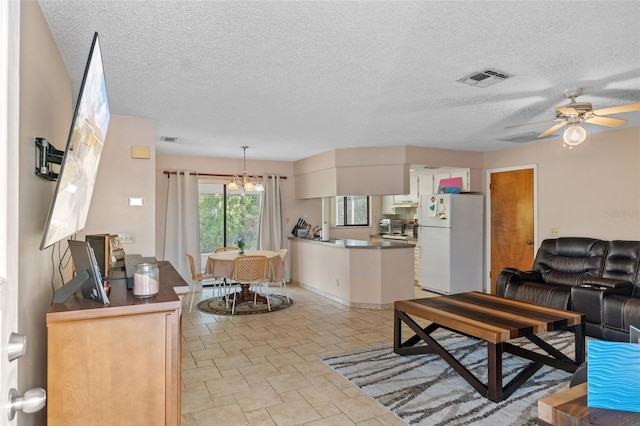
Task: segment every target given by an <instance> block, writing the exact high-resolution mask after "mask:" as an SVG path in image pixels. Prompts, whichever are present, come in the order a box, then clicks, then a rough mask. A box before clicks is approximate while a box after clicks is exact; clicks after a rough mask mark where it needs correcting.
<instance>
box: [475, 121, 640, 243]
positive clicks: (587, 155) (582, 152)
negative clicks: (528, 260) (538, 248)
mask: <svg viewBox="0 0 640 426" xmlns="http://www.w3.org/2000/svg"><path fill="white" fill-rule="evenodd" d="M587 131H588V129H587ZM527 164H536V165H537V185H538V187H537V196H538V226H539V228H538V239H539V241H541V240H543V239H545V238H550V237H551V228H558V229H559V231H560V236H561V237H562V236H584V237H594V238H601V239H605V240H612V239H626V240H640V127H630V128H622V129H618V130H609V131H606V132H603V133H599V134H593V135H589V136H588V137H587V140H586V141H585V142H584V143H582V144H581V145H580V146H578V147H576V148H574V149H571V150H568V149H565V148H563V147H562V141H561V140H558V139H556V140H549V141H544V142H539V143H533V144H527V145H522V146H517V147H514V148H509V149H503V150H500V151H495V152H488V153H486V154H485V167H486V168H487V169H496V168H502V167H513V166H519V165H527Z"/></svg>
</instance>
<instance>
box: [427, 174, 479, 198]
mask: <svg viewBox="0 0 640 426" xmlns="http://www.w3.org/2000/svg"><path fill="white" fill-rule="evenodd" d="M480 173H481V172H480V171H478V170H471V169H456V170H451V171H448V172H440V173H434V174H433V175H422V176H420V180H421V182H422V183H421V184H420V195H424V194H435V193H437V192H438V187H439V185H440V180H441V179H449V178H456V177H459V178H462V186H461V187H460V192H470V191H481V182H482V180H481V178H480ZM427 176H430V177H431V179H430V181H431V182H430V183H431V188H429V179H428V178H427ZM423 178H424V179H423Z"/></svg>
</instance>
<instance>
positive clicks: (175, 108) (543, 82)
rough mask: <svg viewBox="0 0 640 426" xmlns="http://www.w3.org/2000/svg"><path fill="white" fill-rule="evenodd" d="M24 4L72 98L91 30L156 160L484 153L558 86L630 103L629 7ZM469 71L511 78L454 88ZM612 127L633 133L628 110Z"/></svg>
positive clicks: (636, 37)
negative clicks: (36, 14) (341, 151)
mask: <svg viewBox="0 0 640 426" xmlns="http://www.w3.org/2000/svg"><path fill="white" fill-rule="evenodd" d="M39 3H40V5H41V7H42V9H43V12H44V14H45V16H46V18H47V21H48V23H49V26H50V28H51V31H52V32H53V35H54V38H55V40H56V43H57V44H58V47H59V49H60V51H61V54H62V56H63V58H64V61H65V64H66V66H67V69H68V71H69V74H70V76H71V78H72V80H73V86H74V97H75V96H76V94H77V90H78V86H79V84H80V80H81V79H82V73H83V69H84V66H85V62H86V57H87V55H88V51H89V47H90V44H91V39H92V36H93V32H94V31H97V32H98V33H99V34H100V43H101V47H102V54H103V62H104V68H105V73H106V78H107V89H108V93H109V101H110V105H111V112H112V114H122V115H132V116H139V117H149V118H152V119H155V120H156V126H157V127H156V128H157V134H156V138H157V140H158V142H157V150H158V152H160V153H172V154H178V153H181V154H187V155H209V156H216V157H233V158H239V157H242V150H241V148H240V146H241V145H249V146H250V148H249V150H248V151H247V158H249V159H271V160H285V161H293V160H297V159H300V158H304V157H308V156H310V155H313V154H317V153H319V152H323V151H327V150H330V149H334V148H344V147H365V146H392V145H415V146H425V147H437V148H447V149H457V150H474V151H490V150H495V149H500V148H504V147H509V146H515V143H513V142H505V141H500V140H499V139H504V138H509V137H512V136H519V135H522V134H524V133H529V132H535V134H538V133H541V132H542V131H544V130H546V129H547V128H549V127H551V125H552V124H553V123H542V124H537V125H531V126H524V127H517V128H514V129H504V127H505V126H509V125H514V124H519V123H523V122H529V121H540V120H547V119H548V120H552V119H553V118H555V112H554V109H553V107H554V106H559V105H564V104H566V103H568V100H567V99H566V98H565V97H564V93H563V91H564V90H565V89H568V88H573V87H581V88H583V96H581V97H579V98H578V100H579V101H583V102H592V103H593V107H594V109H598V108H603V107H608V106H614V105H619V104H628V103H635V102H640V25H639V24H638V23H639V22H640V2H639V1H542V0H540V1H533V2H529V1H414V2H407V1H349V2H347V1H337V0H336V1H322V2H321V1H295V2H293V1H287V2H285V1H252V2H248V1H224V2H223V1H220V2H218V1H184V0H183V1H178V0H174V1H159V0H153V1H129V0H126V1H125V0H107V1H90V0H77V1H70V0H40V2H39ZM484 69H497V70H499V71H503V72H506V73H508V74H511V75H513V77H511V78H509V79H507V80H505V81H502V82H500V83H499V84H497V85H494V86H489V87H486V88H478V87H473V86H469V85H465V84H462V83H460V82H457V81H456V80H457V79H460V78H462V77H465V76H466V75H468V74H470V73H472V72H476V71H482V70H484ZM615 117H617V118H624V119H627V120H629V123H628V124H627V126H632V125H640V112H630V113H624V114H617V115H615ZM585 128H586V129H587V132H589V133H594V132H600V131H606V130H608V128H605V127H602V126H596V125H590V124H587V125H585ZM532 134H533V133H532ZM556 135H557V136H560V135H561V131H559V132H557V133H556ZM162 136H170V137H177V138H178V142H177V143H170V142H162V141H160V138H161V137H162ZM524 139H529V138H527V137H525V138H524ZM526 143H535V137H534V138H533V141H532V142H526Z"/></svg>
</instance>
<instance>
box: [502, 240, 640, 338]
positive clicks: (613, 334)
mask: <svg viewBox="0 0 640 426" xmlns="http://www.w3.org/2000/svg"><path fill="white" fill-rule="evenodd" d="M497 294H498V295H499V296H504V297H509V298H513V299H518V300H522V301H525V302H529V303H535V304H539V305H544V306H549V307H553V308H560V309H570V310H573V311H576V312H581V313H583V314H585V331H586V334H587V335H588V336H592V337H596V338H600V339H607V340H619V341H628V339H629V326H630V325H633V326H635V327H638V328H640V241H620V240H616V241H602V240H597V239H593V238H581V237H569V238H558V239H549V240H544V241H543V242H542V244H541V246H540V249H539V250H538V253H537V254H536V259H535V261H534V265H533V270H532V271H520V270H517V269H514V268H505V269H503V270H502V272H501V273H500V275H499V276H498V280H497Z"/></svg>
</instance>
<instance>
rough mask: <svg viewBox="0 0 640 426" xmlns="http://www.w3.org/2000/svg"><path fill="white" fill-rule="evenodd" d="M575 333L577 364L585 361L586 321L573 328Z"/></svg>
mask: <svg viewBox="0 0 640 426" xmlns="http://www.w3.org/2000/svg"><path fill="white" fill-rule="evenodd" d="M573 332H574V334H575V339H576V340H575V343H574V348H575V352H576V365H578V366H579V365H580V364H582V363H583V362H584V356H585V348H584V334H585V333H584V323H582V324H580V325H577V326H576V327H575V329H574V330H573Z"/></svg>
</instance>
